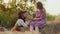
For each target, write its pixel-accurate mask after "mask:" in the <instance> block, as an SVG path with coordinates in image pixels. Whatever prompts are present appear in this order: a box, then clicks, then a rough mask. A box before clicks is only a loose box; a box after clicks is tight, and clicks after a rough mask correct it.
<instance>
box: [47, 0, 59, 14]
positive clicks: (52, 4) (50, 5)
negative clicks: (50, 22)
mask: <svg viewBox="0 0 60 34" xmlns="http://www.w3.org/2000/svg"><path fill="white" fill-rule="evenodd" d="M59 6H60V0H47V4H46V10H47V12H49V13H50V14H51V15H60V7H59Z"/></svg>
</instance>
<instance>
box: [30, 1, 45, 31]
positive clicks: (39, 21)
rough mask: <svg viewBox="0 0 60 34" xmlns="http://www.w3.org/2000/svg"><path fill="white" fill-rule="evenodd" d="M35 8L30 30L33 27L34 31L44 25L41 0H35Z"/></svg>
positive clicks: (43, 11)
mask: <svg viewBox="0 0 60 34" xmlns="http://www.w3.org/2000/svg"><path fill="white" fill-rule="evenodd" d="M36 8H37V10H36V16H35V18H32V19H31V23H30V31H33V29H34V28H35V31H37V32H39V28H43V27H44V26H45V25H46V11H45V9H44V8H43V5H42V3H41V2H37V4H36Z"/></svg>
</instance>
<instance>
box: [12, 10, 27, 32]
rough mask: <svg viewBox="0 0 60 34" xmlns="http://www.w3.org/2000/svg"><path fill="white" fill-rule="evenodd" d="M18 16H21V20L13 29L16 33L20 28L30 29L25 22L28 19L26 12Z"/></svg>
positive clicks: (19, 19)
mask: <svg viewBox="0 0 60 34" xmlns="http://www.w3.org/2000/svg"><path fill="white" fill-rule="evenodd" d="M18 16H19V18H18V20H17V22H16V24H15V26H14V27H13V29H12V30H13V31H16V30H17V28H18V26H23V27H25V28H28V25H27V24H26V22H25V19H26V11H20V12H19V13H18Z"/></svg>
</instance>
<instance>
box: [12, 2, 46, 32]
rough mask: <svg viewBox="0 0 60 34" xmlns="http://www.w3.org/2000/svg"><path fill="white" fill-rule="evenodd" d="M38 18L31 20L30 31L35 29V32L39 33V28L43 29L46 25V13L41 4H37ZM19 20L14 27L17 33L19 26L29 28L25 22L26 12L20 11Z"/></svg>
mask: <svg viewBox="0 0 60 34" xmlns="http://www.w3.org/2000/svg"><path fill="white" fill-rule="evenodd" d="M35 6H36V16H35V17H34V18H31V19H30V21H31V22H30V31H33V30H34V28H35V31H37V32H39V28H43V27H44V26H45V25H46V11H45V9H44V7H43V5H42V3H41V2H37V3H36V5H35ZM18 16H19V19H18V20H17V22H16V24H15V26H14V27H13V29H12V30H13V31H16V29H17V27H18V26H23V27H25V28H28V25H27V24H26V22H25V18H26V16H27V15H26V12H25V11H20V12H19V13H18Z"/></svg>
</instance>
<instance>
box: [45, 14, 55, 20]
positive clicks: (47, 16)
mask: <svg viewBox="0 0 60 34" xmlns="http://www.w3.org/2000/svg"><path fill="white" fill-rule="evenodd" d="M46 19H47V21H52V20H54V19H55V17H54V16H52V15H50V14H49V13H47V14H46Z"/></svg>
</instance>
